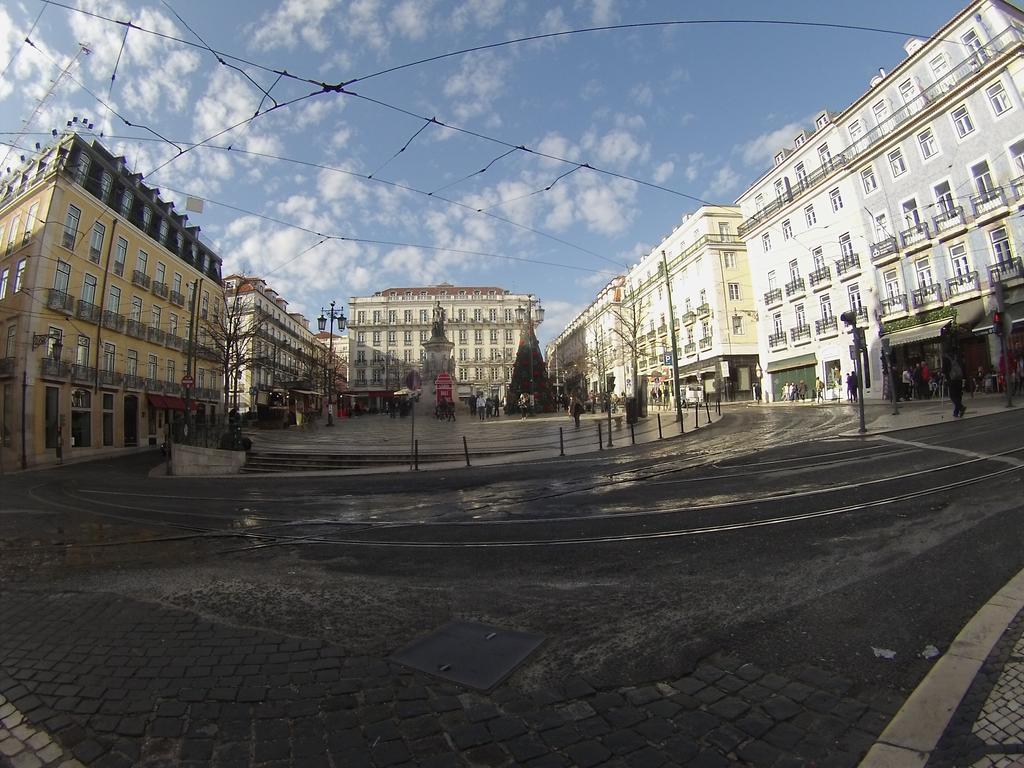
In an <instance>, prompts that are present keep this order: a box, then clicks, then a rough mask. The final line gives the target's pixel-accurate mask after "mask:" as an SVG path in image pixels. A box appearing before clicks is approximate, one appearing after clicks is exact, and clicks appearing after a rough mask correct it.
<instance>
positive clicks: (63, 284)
mask: <svg viewBox="0 0 1024 768" xmlns="http://www.w3.org/2000/svg"><path fill="white" fill-rule="evenodd" d="M70 284H71V265H70V264H68V263H67V262H66V261H61V260H60V259H57V271H56V272H55V273H54V275H53V290H55V291H59V292H60V293H67V292H68V285H70Z"/></svg>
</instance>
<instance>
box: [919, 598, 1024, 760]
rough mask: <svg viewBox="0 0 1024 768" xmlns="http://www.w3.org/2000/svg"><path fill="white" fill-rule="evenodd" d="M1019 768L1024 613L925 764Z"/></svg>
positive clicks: (1023, 725)
mask: <svg viewBox="0 0 1024 768" xmlns="http://www.w3.org/2000/svg"><path fill="white" fill-rule="evenodd" d="M1021 765H1024V613H1021V614H1018V615H1017V618H1016V619H1014V621H1013V623H1012V624H1011V625H1010V626H1009V627H1008V628H1007V630H1006V632H1005V633H1004V634H1003V637H1002V639H1001V640H1000V641H999V642H998V643H997V644H996V646H995V648H993V649H992V652H991V653H990V654H989V657H988V659H987V660H986V661H985V663H984V665H982V668H981V669H980V670H979V672H978V675H977V677H975V679H974V683H973V684H972V685H971V687H970V690H968V692H967V694H966V695H965V696H964V698H963V701H962V702H961V703H960V706H959V707H958V708H957V711H956V713H955V714H954V715H953V718H952V720H951V721H950V725H949V727H948V728H947V729H946V732H945V733H944V734H943V737H942V739H941V741H940V742H939V745H938V748H937V749H936V750H935V752H933V753H932V756H931V759H930V760H929V761H928V766H929V767H930V768H947V766H950V767H951V766H958V767H962V766H978V768H988V767H989V766H998V767H999V768H1003V767H1008V766H1021Z"/></svg>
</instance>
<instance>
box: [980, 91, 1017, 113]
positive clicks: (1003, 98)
mask: <svg viewBox="0 0 1024 768" xmlns="http://www.w3.org/2000/svg"><path fill="white" fill-rule="evenodd" d="M985 95H986V96H988V103H989V105H990V106H991V107H992V111H993V112H994V113H995V114H996V116H997V117H998V116H999V115H1001V114H1003V113H1004V112H1009V111H1010V107H1011V106H1012V105H1011V104H1010V97H1009V96H1008V95H1007V93H1006V89H1005V88H1003V84H1002V83H995V84H993V85H990V86H989V87H988V88H986V89H985Z"/></svg>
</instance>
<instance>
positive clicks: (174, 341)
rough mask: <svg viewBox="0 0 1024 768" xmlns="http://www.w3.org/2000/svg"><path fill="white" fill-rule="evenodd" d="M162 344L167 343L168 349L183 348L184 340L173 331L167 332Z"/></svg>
mask: <svg viewBox="0 0 1024 768" xmlns="http://www.w3.org/2000/svg"><path fill="white" fill-rule="evenodd" d="M164 344H166V345H167V348H168V349H179V350H180V349H185V340H184V339H183V338H181V336H178V335H176V334H173V333H168V334H167V338H165V339H164Z"/></svg>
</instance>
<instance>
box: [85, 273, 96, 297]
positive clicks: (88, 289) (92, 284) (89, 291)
mask: <svg viewBox="0 0 1024 768" xmlns="http://www.w3.org/2000/svg"><path fill="white" fill-rule="evenodd" d="M96 285H97V283H96V275H89V274H87V275H86V276H85V279H84V280H83V281H82V301H83V302H85V303H86V304H95V303H96Z"/></svg>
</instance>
